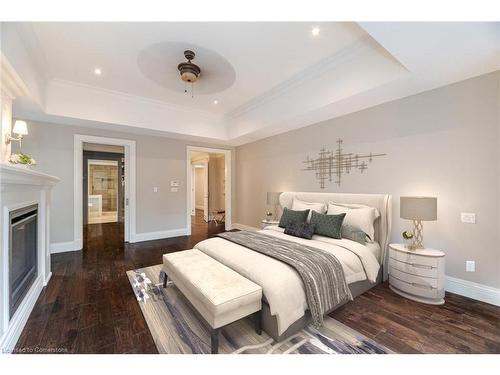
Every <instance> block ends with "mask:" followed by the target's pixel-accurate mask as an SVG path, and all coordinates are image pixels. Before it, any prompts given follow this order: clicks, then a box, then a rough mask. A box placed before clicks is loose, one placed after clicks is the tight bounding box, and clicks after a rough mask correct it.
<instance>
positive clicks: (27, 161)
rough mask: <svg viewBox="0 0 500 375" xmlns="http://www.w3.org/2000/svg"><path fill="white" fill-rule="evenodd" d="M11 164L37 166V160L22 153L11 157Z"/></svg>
mask: <svg viewBox="0 0 500 375" xmlns="http://www.w3.org/2000/svg"><path fill="white" fill-rule="evenodd" d="M9 162H10V163H12V164H22V165H36V160H35V159H33V158H32V157H31V156H30V155H28V154H24V153H22V152H20V153H19V154H12V155H10V158H9Z"/></svg>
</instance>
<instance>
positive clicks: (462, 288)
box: [445, 276, 500, 306]
mask: <svg viewBox="0 0 500 375" xmlns="http://www.w3.org/2000/svg"><path fill="white" fill-rule="evenodd" d="M445 289H446V291H447V292H450V293H455V294H460V295H461V296H465V297H469V298H472V299H475V300H478V301H482V302H486V303H491V304H492V305H496V306H500V289H497V288H493V287H491V286H488V285H484V284H478V283H474V282H472V281H467V280H462V279H457V278H455V277H451V276H446V286H445Z"/></svg>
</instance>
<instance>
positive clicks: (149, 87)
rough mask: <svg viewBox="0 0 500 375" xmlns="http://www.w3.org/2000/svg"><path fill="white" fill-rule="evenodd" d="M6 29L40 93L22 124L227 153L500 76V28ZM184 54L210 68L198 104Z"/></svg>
mask: <svg viewBox="0 0 500 375" xmlns="http://www.w3.org/2000/svg"><path fill="white" fill-rule="evenodd" d="M2 26H3V30H4V33H3V34H2V53H3V54H4V56H5V57H7V59H8V60H9V62H10V63H12V65H13V66H14V68H15V69H16V70H17V71H18V73H19V74H20V76H21V78H22V79H24V80H25V81H26V82H27V84H28V86H29V87H32V88H33V91H34V92H36V95H35V94H34V95H33V97H34V98H36V99H37V100H16V103H15V104H16V105H15V114H16V116H18V117H25V118H27V119H29V118H31V119H38V120H49V121H56V122H61V123H75V124H76V123H78V124H79V125H81V124H86V125H89V126H95V124H105V125H108V126H113V127H114V128H122V129H123V130H125V131H126V130H130V131H141V129H142V130H143V131H144V132H156V133H159V134H165V135H169V136H170V135H175V136H178V137H187V138H190V137H196V138H197V139H200V138H201V139H206V140H211V141H217V142H222V143H227V144H242V143H246V142H250V141H253V140H256V139H259V138H262V137H266V136H269V135H273V134H277V133H280V132H283V131H287V130H290V129H293V128H297V127H303V126H307V125H310V124H312V123H315V122H318V121H322V120H326V119H328V118H333V117H337V116H340V115H344V114H346V113H350V112H354V111H358V110H361V109H364V108H368V107H370V106H374V105H377V104H380V103H383V102H386V101H389V100H394V99H398V98H401V97H404V96H408V95H412V94H415V93H418V92H422V91H425V90H430V89H433V88H436V87H439V86H443V85H446V84H449V83H452V82H456V81H460V80H463V79H467V78H470V77H473V76H477V75H480V74H484V73H487V72H491V71H494V70H498V69H500V26H499V23H380V22H378V23H360V24H357V23H339V22H329V23H311V22H303V23H297V22H295V23H294V22H282V23H262V22H259V23H255V22H247V23H218V22H212V23H182V22H177V23H166V22H159V23H52V22H46V23H20V24H3V25H2ZM314 26H317V27H319V28H320V33H319V35H318V36H317V37H314V36H312V34H311V30H312V28H313V27H314ZM19 41H21V42H22V44H23V46H24V47H25V49H26V51H28V52H26V53H21V52H22V51H20V47H19ZM184 49H193V50H194V51H195V52H196V53H197V57H196V58H195V60H194V62H195V63H196V64H198V65H199V66H200V67H201V69H202V75H201V78H200V82H199V86H198V88H199V90H198V91H197V84H195V86H194V95H195V96H194V98H191V96H190V95H186V94H185V93H184V85H183V84H182V81H181V80H180V78H179V76H178V72H177V64H178V63H179V62H182V61H184V56H183V54H182V51H183V50H184ZM27 59H30V60H31V61H30V63H31V64H32V65H33V66H34V67H35V68H33V69H32V70H31V71H30V70H29V69H28V68H27V65H28V64H27V61H26V60H27ZM95 67H99V68H100V69H101V70H102V75H101V76H96V75H95V74H94V72H93V71H94V68H95ZM34 71H36V74H35V73H33V72H34ZM34 75H37V77H36V78H37V79H35V78H33V76H34ZM38 76H41V77H43V80H42V79H41V78H39V77H38ZM40 82H43V83H40ZM42 84H43V86H44V87H43V88H40V86H41V85H42ZM32 99H33V98H32ZM214 100H217V101H218V104H217V105H214ZM35 101H36V102H37V104H38V106H36V108H35V106H34V105H33V102H35Z"/></svg>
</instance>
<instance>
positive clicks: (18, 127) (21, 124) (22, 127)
mask: <svg viewBox="0 0 500 375" xmlns="http://www.w3.org/2000/svg"><path fill="white" fill-rule="evenodd" d="M12 133H14V134H17V138H16V137H13V136H11V135H10V134H7V135H6V136H5V143H6V144H9V143H10V142H12V141H18V142H19V148H21V143H22V140H23V136H25V135H28V126H27V125H26V121H21V120H16V122H15V123H14V128H13V129H12Z"/></svg>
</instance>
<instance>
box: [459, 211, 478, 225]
mask: <svg viewBox="0 0 500 375" xmlns="http://www.w3.org/2000/svg"><path fill="white" fill-rule="evenodd" d="M460 219H461V220H462V223H466V224H476V214H474V213H468V212H462V214H461V215H460Z"/></svg>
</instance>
